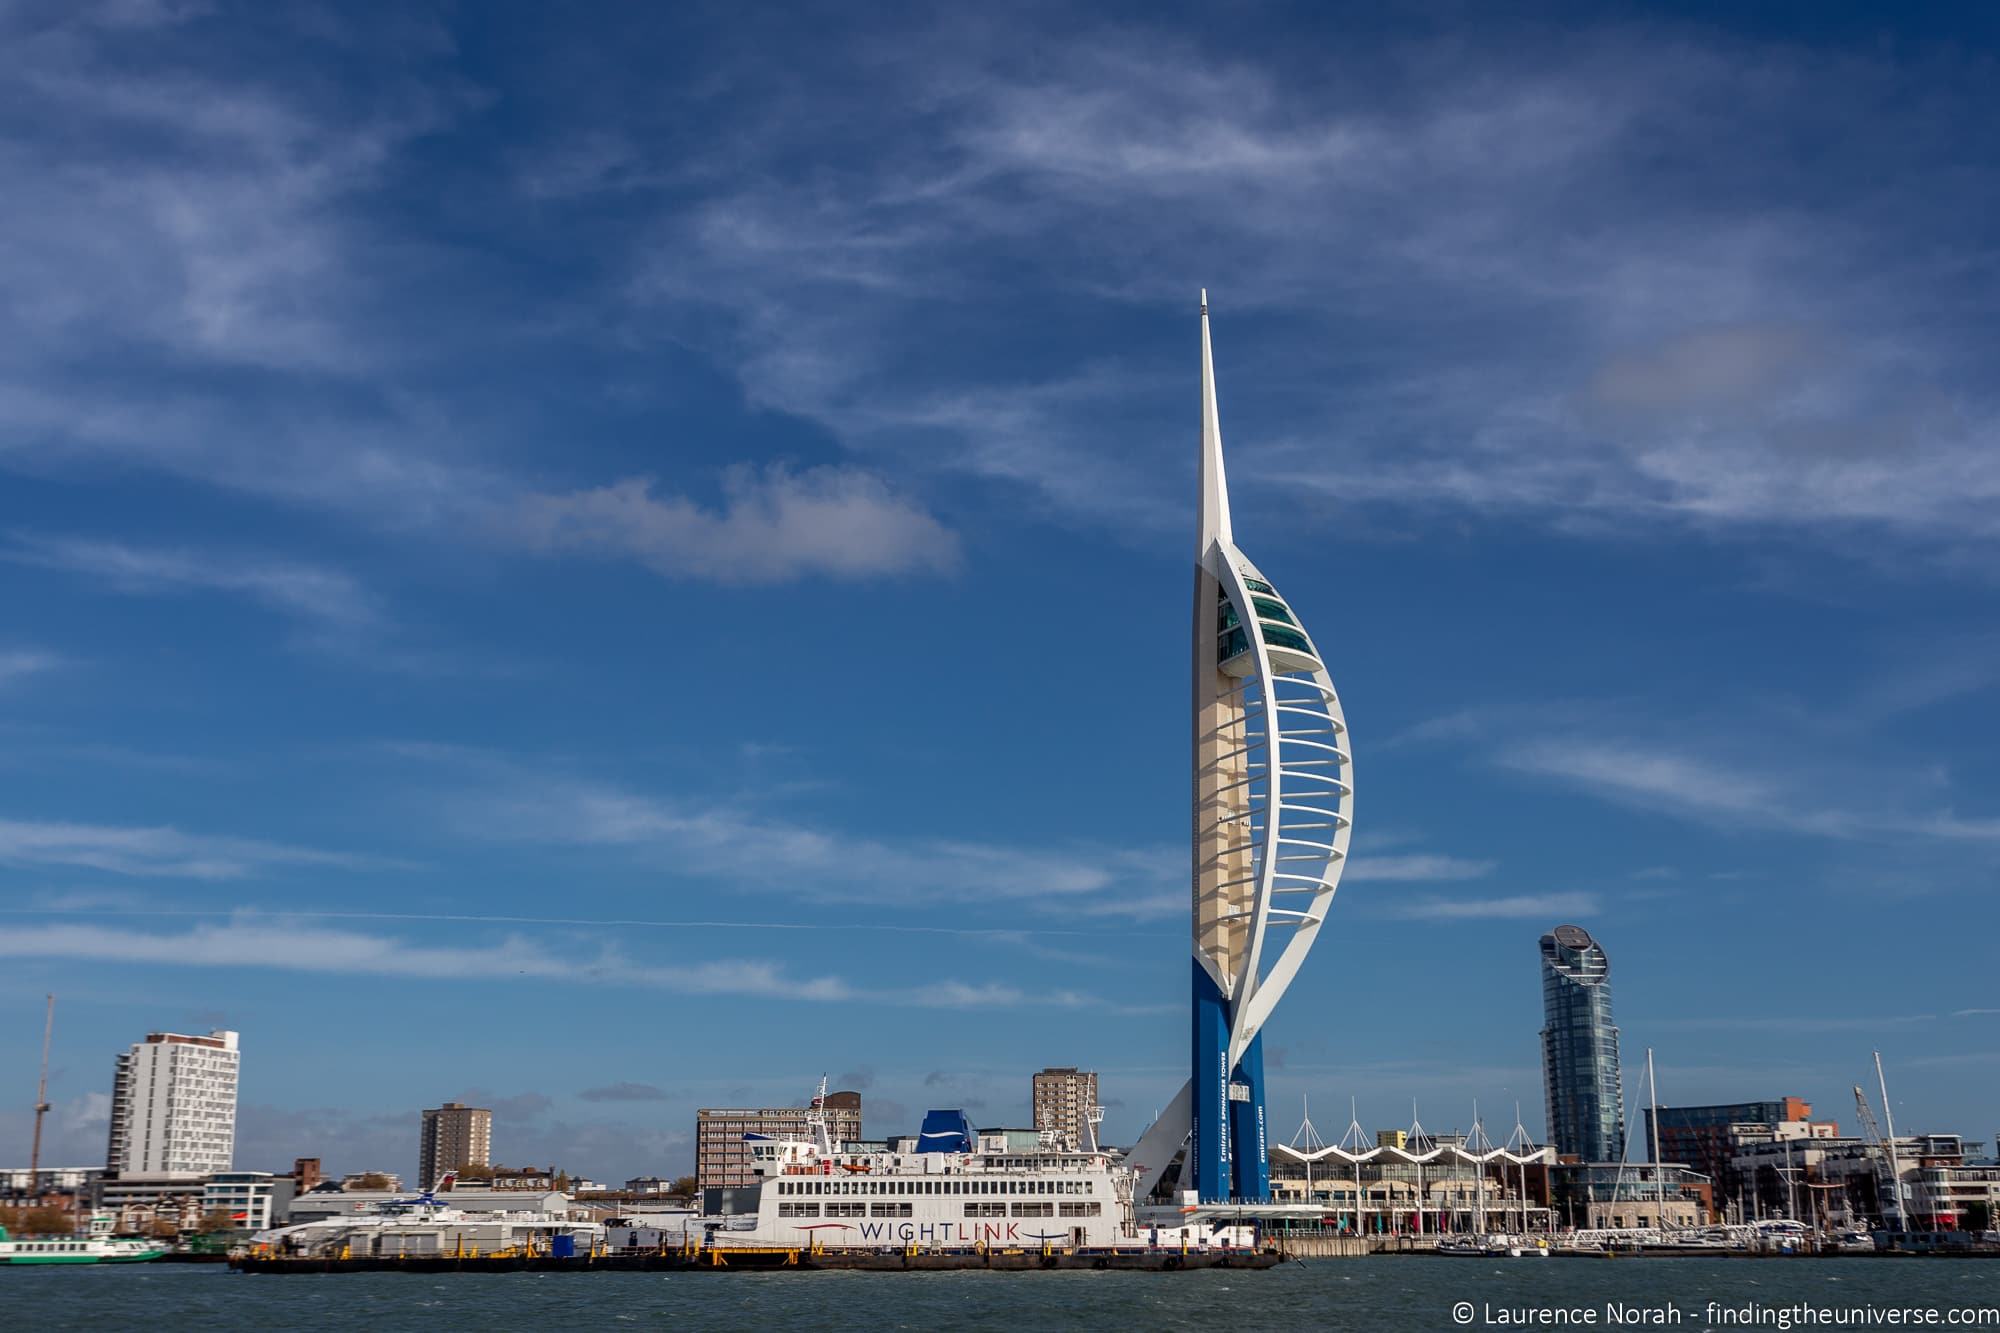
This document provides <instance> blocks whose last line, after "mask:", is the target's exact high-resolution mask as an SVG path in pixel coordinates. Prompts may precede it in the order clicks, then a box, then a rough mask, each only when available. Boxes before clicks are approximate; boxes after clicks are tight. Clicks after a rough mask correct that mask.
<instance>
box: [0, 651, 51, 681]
mask: <svg viewBox="0 0 2000 1333" xmlns="http://www.w3.org/2000/svg"><path fill="white" fill-rule="evenodd" d="M62 664H63V659H62V658H61V657H60V656H58V655H57V654H55V653H51V652H44V651H42V650H40V649H36V648H11V649H0V689H5V688H7V687H8V686H10V685H13V684H16V683H17V682H20V681H23V680H26V679H28V678H29V677H30V676H39V675H43V674H45V673H47V672H50V671H54V670H55V669H56V668H57V667H60V666H61V665H62Z"/></svg>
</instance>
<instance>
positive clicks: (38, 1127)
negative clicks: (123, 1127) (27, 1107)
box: [28, 995, 56, 1198]
mask: <svg viewBox="0 0 2000 1333" xmlns="http://www.w3.org/2000/svg"><path fill="white" fill-rule="evenodd" d="M48 998H49V1011H48V1016H47V1017H45V1018H44V1019H43V1020H42V1077H41V1081H40V1082H39V1083H37V1084H35V1138H34V1142H33V1143H32V1145H31V1146H30V1147H29V1148H28V1188H29V1189H30V1190H33V1191H34V1193H35V1197H37V1198H40V1197H41V1193H42V1189H41V1185H42V1177H41V1169H42V1117H43V1116H45V1115H47V1114H48V1113H49V1038H50V1037H51V1036H53V1035H55V1030H56V997H55V996H53V995H51V996H49V997H48Z"/></svg>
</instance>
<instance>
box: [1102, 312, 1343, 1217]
mask: <svg viewBox="0 0 2000 1333" xmlns="http://www.w3.org/2000/svg"><path fill="white" fill-rule="evenodd" d="M1193 629H1194V632H1193V644H1192V646H1193V666H1194V671H1193V682H1192V683H1193V698H1192V722H1193V768H1194V806H1193V817H1194V818H1193V866H1192V872H1193V873H1192V880H1193V909H1194V910H1193V954H1194V956H1193V961H1192V967H1193V991H1194V1012H1193V1026H1192V1031H1191V1033H1190V1037H1191V1046H1190V1054H1189V1060H1190V1065H1191V1072H1192V1077H1191V1078H1190V1079H1189V1080H1188V1083H1187V1085H1186V1086H1185V1087H1183V1088H1182V1090H1181V1092H1180V1094H1179V1095H1178V1096H1176V1097H1175V1098H1174V1100H1173V1101H1172V1102H1171V1103H1170V1104H1169V1105H1168V1107H1167V1110H1166V1111H1165V1112H1164V1113H1163V1114H1162V1115H1161V1116H1160V1118H1159V1120H1158V1121H1156V1122H1155V1123H1154V1125H1153V1127H1152V1128H1151V1129H1149V1130H1147V1131H1146V1133H1145V1134H1144V1135H1143V1136H1142V1137H1141V1138H1140V1140H1139V1143H1138V1144H1137V1145H1136V1146H1135V1147H1134V1148H1133V1151H1132V1154H1131V1158H1130V1160H1131V1161H1132V1162H1133V1164H1134V1165H1135V1166H1137V1167H1138V1168H1139V1170H1140V1178H1139V1192H1140V1194H1141V1196H1142V1197H1143V1196H1144V1195H1145V1194H1146V1193H1148V1192H1150V1191H1151V1190H1152V1188H1153V1187H1154V1186H1155V1185H1156V1184H1157V1183H1158V1182H1159V1180H1160V1179H1161V1176H1162V1175H1163V1173H1164V1172H1165V1171H1166V1170H1167V1168H1168V1167H1169V1166H1170V1165H1171V1164H1172V1161H1173V1158H1174V1155H1175V1154H1176V1153H1177V1152H1178V1151H1180V1149H1181V1147H1182V1145H1183V1144H1185V1145H1186V1155H1185V1158H1184V1160H1183V1166H1182V1170H1181V1176H1180V1188H1181V1190H1182V1191H1183V1193H1186V1192H1188V1191H1193V1192H1194V1193H1195V1195H1196V1196H1197V1197H1198V1198H1199V1199H1200V1200H1201V1201H1202V1202H1223V1201H1248V1202H1262V1201H1266V1200H1268V1199H1269V1198H1270V1194H1271V1176H1270V1164H1269V1158H1268V1155H1267V1148H1268V1144H1267V1130H1266V1124H1265V1109H1264V1048H1263V1042H1262V1040H1261V1034H1262V1031H1263V1027H1264V1024H1265V1022H1266V1021H1267V1020H1268V1019H1269V1018H1270V1016H1271V1012H1272V1010H1273V1009H1274V1008H1275V1007H1276V1005H1277V1003H1278V1000H1279V999H1280V998H1281V997H1282V996H1283V995H1284V993H1285V989H1286V987H1287V986H1289V985H1290V984H1291V980H1292V978H1293V977H1294V976H1295V975H1297V973H1298V969H1299V967H1300V965H1301V964H1302V963H1304V961H1305V956H1306V954H1307V952H1308V951H1310V949H1311V948H1312V943H1313V939H1314V937H1315V936H1316V935H1317V934H1318V932H1319V928H1320V926H1321V925H1322V924H1323V923H1324V922H1325V920H1326V914H1327V912H1328V910H1329V909H1330V908H1331V907H1332V905H1333V895H1334V890H1335V888H1336V887H1337V886H1338V884H1339V881H1340V874H1341V869H1342V867H1343V865H1344V863H1345V861H1346V856H1347V845H1348V838H1349V833H1350V828H1351V823H1352V818H1353V809H1354V788H1353V783H1352V771H1351V768H1352V765H1351V761H1350V759H1349V756H1348V740H1347V723H1346V720H1345V718H1344V717H1343V715H1342V713H1341V707H1340V697H1339V695H1338V694H1337V693H1336V692H1335V691H1334V688H1333V681H1332V680H1331V678H1330V677H1329V676H1328V675H1327V670H1326V667H1325V665H1324V663H1323V660H1322V658H1321V656H1320V653H1319V649H1318V648H1317V647H1316V646H1315V645H1314V643H1313V641H1312V639H1311V637H1310V636H1309V635H1308V634H1307V633H1306V630H1305V627H1304V626H1303V625H1302V624H1300V623H1299V619H1298V617H1297V615H1296V614H1295V613H1294V612H1293V611H1292V608H1291V606H1290V605H1289V604H1288V603H1287V602H1286V601H1285V600H1284V599H1283V598H1282V597H1281V596H1279V594H1278V591H1277V589H1276V588H1275V587H1273V586H1272V584H1271V581H1270V580H1269V579H1267V578H1265V577H1264V575H1263V574H1262V573H1261V572H1260V571H1259V570H1258V569H1257V567H1256V566H1255V565H1254V564H1252V563H1251V561H1250V558H1249V557H1248V556H1246V555H1244V554H1243V552H1242V551H1241V550H1239V549H1238V548H1237V546H1236V543H1235V539H1234V534H1233V531H1232V524H1231V518H1230V511H1229V486H1228V481H1227V478H1226V476H1225V473H1224V467H1223V459H1222V427H1221V420H1220V414H1219V412H1218V410H1217V407H1216V395H1215V365H1214V356H1213V353H1212V352H1211V349H1210V345H1209V329H1208V293H1206V292H1203V293H1202V300H1201V505H1200V518H1199V525H1198V530H1197V538H1196V543H1195V569H1194V626H1193Z"/></svg>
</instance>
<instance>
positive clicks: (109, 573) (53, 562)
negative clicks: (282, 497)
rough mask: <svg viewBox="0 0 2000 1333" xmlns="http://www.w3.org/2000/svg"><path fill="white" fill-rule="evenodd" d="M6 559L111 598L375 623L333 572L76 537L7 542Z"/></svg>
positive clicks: (344, 577)
mask: <svg viewBox="0 0 2000 1333" xmlns="http://www.w3.org/2000/svg"><path fill="white" fill-rule="evenodd" d="M13 542H14V545H13V546H12V548H10V549H8V550H6V551H5V552H0V554H4V556H5V558H7V559H10V560H14V561H17V562H19V563H21V564H25V565H34V566H36V567H38V568H42V569H54V570H61V571H63V572H64V573H69V574H76V575H79V576H81V577H84V578H88V579H92V580H95V581H97V582H99V583H102V584H103V585H105V586H106V587H108V588H111V589H113V590H114V591H117V592H122V593H131V594H138V595H158V594H175V593H190V592H220V593H226V594H230V595H234V596H241V597H246V598H249V599H250V600H251V601H254V602H257V603H259V604H261V605H263V606H265V607H267V608H269V609H271V610H274V611H278V612H282V613H283V614H286V615H290V616H295V617H298V618H300V619H302V620H306V621H314V622H318V623H319V624H321V625H324V626H329V627H339V628H344V629H353V628H359V627H365V626H369V625H372V624H374V623H375V621H376V619H377V611H376V608H375V604H374V599H373V598H372V597H370V596H369V595H368V593H367V592H366V591H365V590H364V589H363V588H362V586H361V585H360V583H358V582H357V581H356V580H355V579H354V578H352V577H351V576H350V575H348V574H346V573H343V572H342V571H340V570H336V569H327V568H324V567H321V566H316V565H307V564H299V563H296V562H292V561H286V560H273V559H269V558H267V557H263V556H251V555H242V554H228V553H223V552H215V551H195V550H189V549H158V548H147V547H139V546H131V545H127V544H125V543H123V542H115V541H99V540H92V539H88V538H78V537H45V536H36V535H32V534H26V533H15V534H14V535H13Z"/></svg>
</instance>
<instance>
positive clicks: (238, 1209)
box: [201, 1171, 298, 1231]
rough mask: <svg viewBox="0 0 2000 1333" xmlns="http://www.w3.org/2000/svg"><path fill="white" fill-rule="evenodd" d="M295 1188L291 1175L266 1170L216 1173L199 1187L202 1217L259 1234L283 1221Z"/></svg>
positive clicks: (295, 1182)
mask: <svg viewBox="0 0 2000 1333" xmlns="http://www.w3.org/2000/svg"><path fill="white" fill-rule="evenodd" d="M297 1188H298V1182H297V1181H296V1180H294V1179H293V1178H292V1177H291V1176H278V1175H273V1174H271V1173H270V1172H269V1171H218V1172H216V1173H215V1174H214V1175H212V1176H210V1177H209V1178H208V1180H207V1182H206V1183H205V1184H203V1185H202V1187H201V1211H202V1215H203V1216H204V1217H205V1218H209V1217H216V1216H218V1215H219V1216H222V1217H226V1218H228V1219H229V1225H230V1226H232V1227H235V1228H238V1229H240V1230H249V1231H263V1230H266V1229H268V1228H270V1227H273V1226H277V1225H281V1224H282V1223H283V1222H284V1221H285V1218H286V1214H287V1212H288V1211H289V1210H290V1208H291V1203H292V1199H293V1197H294V1195H295V1193H296V1191H297Z"/></svg>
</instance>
